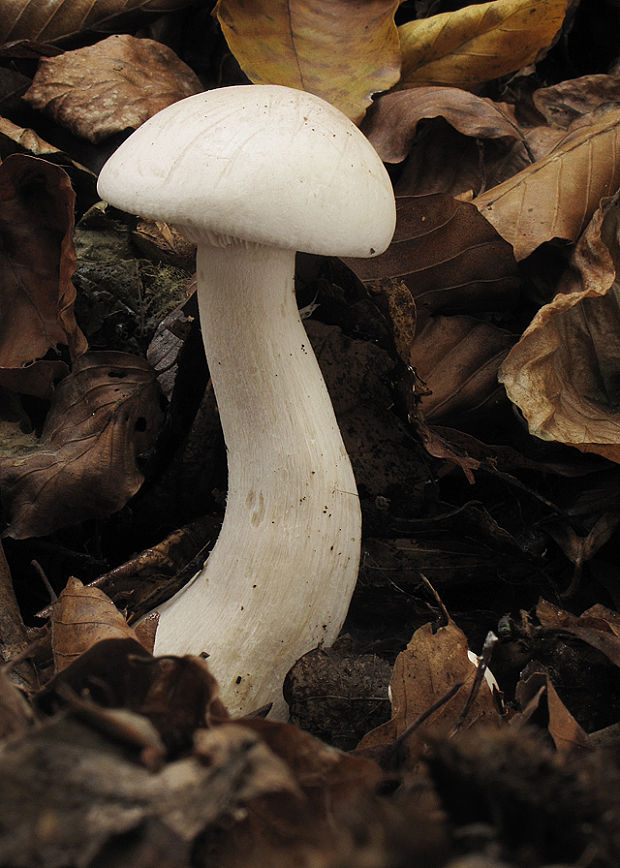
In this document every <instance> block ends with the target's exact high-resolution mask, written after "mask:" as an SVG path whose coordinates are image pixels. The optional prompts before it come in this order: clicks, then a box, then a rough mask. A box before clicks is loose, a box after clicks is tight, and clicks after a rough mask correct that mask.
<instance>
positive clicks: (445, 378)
mask: <svg viewBox="0 0 620 868" xmlns="http://www.w3.org/2000/svg"><path fill="white" fill-rule="evenodd" d="M513 342H514V340H513V337H512V335H511V334H510V333H509V332H506V331H504V330H503V329H499V328H497V327H496V326H493V325H491V324H490V323H486V322H483V321H481V320H476V319H474V318H473V317H469V316H447V317H446V316H440V317H430V318H429V319H428V320H427V322H426V323H425V325H424V328H423V329H422V330H421V331H420V332H419V334H417V335H416V337H415V339H414V341H413V343H412V345H411V347H410V364H411V365H412V366H413V367H414V368H415V369H416V372H417V374H418V375H419V376H420V377H421V378H422V380H423V381H424V384H425V385H426V386H427V388H428V390H429V392H430V394H428V395H423V396H422V398H421V399H420V400H421V406H422V410H423V411H424V416H425V418H426V419H427V420H428V421H429V422H440V421H446V420H447V419H450V418H455V417H459V418H462V417H463V415H466V414H468V413H475V412H476V411H478V410H481V409H483V408H485V407H489V406H493V405H494V404H495V403H496V402H497V401H498V400H500V399H501V397H502V393H501V387H500V386H499V385H498V382H497V372H498V370H499V366H500V364H501V363H502V361H503V359H504V358H505V357H506V354H507V352H508V350H509V348H510V347H511V346H512V344H513Z"/></svg>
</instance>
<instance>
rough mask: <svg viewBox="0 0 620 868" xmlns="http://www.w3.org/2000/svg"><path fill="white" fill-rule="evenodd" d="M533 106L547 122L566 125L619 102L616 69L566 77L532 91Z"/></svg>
mask: <svg viewBox="0 0 620 868" xmlns="http://www.w3.org/2000/svg"><path fill="white" fill-rule="evenodd" d="M532 99H533V101H534V105H535V106H536V108H537V109H538V111H539V112H540V113H541V114H542V115H543V117H544V118H545V119H546V121H547V123H549V124H555V125H557V126H559V127H564V128H568V127H569V126H570V125H571V123H573V121H575V120H576V119H577V118H579V117H582V116H583V115H587V114H589V113H590V112H593V111H596V109H599V108H601V107H602V106H609V105H618V103H620V70H616V71H614V72H613V73H612V74H610V75H583V76H581V77H580V78H569V79H566V80H565V81H561V82H559V83H558V84H554V85H553V86H551V87H541V88H539V89H538V90H535V91H534V93H533V94H532Z"/></svg>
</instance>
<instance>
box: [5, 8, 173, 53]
mask: <svg viewBox="0 0 620 868" xmlns="http://www.w3.org/2000/svg"><path fill="white" fill-rule="evenodd" d="M188 5H189V0H46V2H45V3H40V2H39V0H2V15H1V16H0V43H3V42H13V41H17V40H31V41H35V42H55V41H56V40H58V39H63V38H64V37H66V36H71V35H72V34H75V33H80V32H82V31H83V30H88V29H89V28H95V27H96V28H98V29H99V28H101V26H102V25H103V24H106V23H108V22H110V21H112V20H113V19H114V18H116V17H118V16H119V15H122V14H123V13H125V12H131V11H139V10H141V11H144V12H159V13H163V12H171V11H172V10H173V9H180V8H182V7H183V6H188Z"/></svg>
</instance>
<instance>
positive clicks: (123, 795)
mask: <svg viewBox="0 0 620 868" xmlns="http://www.w3.org/2000/svg"><path fill="white" fill-rule="evenodd" d="M139 749H140V748H139V746H138V750H139ZM199 751H200V755H199V756H185V757H183V758H181V759H177V760H175V761H173V762H169V763H167V764H166V765H165V766H163V768H161V769H160V770H159V771H151V770H149V769H147V768H145V767H144V766H143V765H141V764H140V763H139V762H136V761H135V759H134V758H133V757H132V753H131V751H130V749H129V746H128V744H127V743H126V742H123V741H119V740H118V739H116V738H114V737H111V735H104V734H103V733H102V732H101V728H100V727H96V728H95V727H93V726H92V725H89V724H88V723H86V722H84V721H83V720H77V719H76V717H75V715H71V716H66V715H63V716H62V717H60V718H59V719H56V720H53V721H51V722H50V723H48V724H45V725H43V726H41V727H40V728H38V729H36V730H33V731H32V732H29V733H27V734H26V736H24V737H23V738H21V739H14V740H13V741H12V743H11V749H10V750H7V751H3V752H1V753H0V777H1V779H2V787H0V814H1V815H2V817H3V826H2V831H1V833H0V835H1V840H0V847H1V849H2V859H3V861H4V863H5V864H6V865H45V866H48V868H62V866H67V865H84V866H85V865H93V864H95V863H96V862H99V863H100V864H109V865H122V864H125V865H128V864H131V865H138V864H139V865H141V866H146V865H157V866H158V868H160V866H162V868H163V866H165V868H175V866H177V868H179V866H183V865H189V864H190V863H191V862H192V861H193V862H194V863H195V859H194V857H193V856H191V857H190V850H191V851H195V850H196V849H197V848H198V847H199V846H200V841H199V840H198V839H199V836H200V837H202V836H204V834H205V832H206V831H207V830H208V829H209V827H211V826H215V827H216V828H218V826H219V825H220V824H222V825H225V826H230V825H231V824H232V823H233V822H234V821H235V819H236V818H238V817H239V816H244V815H245V814H246V813H247V811H246V810H245V809H244V806H245V805H246V804H247V803H248V802H251V801H253V800H255V799H257V798H258V797H259V796H261V795H263V796H266V795H269V794H272V795H273V796H275V795H277V794H278V793H283V794H285V796H284V798H285V799H288V801H289V802H291V801H292V799H291V789H294V783H292V782H291V775H290V773H289V772H288V770H287V769H286V767H285V766H284V764H283V763H282V762H281V761H279V760H278V759H277V758H276V757H274V756H273V753H272V752H271V751H270V750H269V749H268V748H267V747H265V745H264V743H263V741H262V740H261V739H260V737H259V736H257V735H255V734H253V733H252V732H249V731H247V730H245V729H240V727H237V726H234V725H233V724H228V725H226V726H225V727H221V728H218V729H216V730H212V731H210V732H208V733H205V734H204V735H202V734H201V736H200V739H199ZM206 757H209V758H210V762H206V761H205V758H206ZM233 837H234V836H233ZM162 848H163V849H164V855H163V856H162ZM136 851H137V852H142V856H144V853H145V852H146V853H150V859H146V861H144V860H143V859H140V861H138V860H137V859H136V860H134V858H133V857H134V855H135V853H136ZM211 864H214V863H211ZM267 864H269V863H267ZM272 864H273V863H272Z"/></svg>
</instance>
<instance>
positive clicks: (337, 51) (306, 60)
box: [215, 0, 400, 121]
mask: <svg viewBox="0 0 620 868" xmlns="http://www.w3.org/2000/svg"><path fill="white" fill-rule="evenodd" d="M398 6H399V0H369V2H365V3H350V2H349V0H254V2H253V3H252V4H247V3H245V2H244V0H219V2H218V3H217V6H216V8H215V11H216V13H217V17H218V20H219V22H220V25H221V27H222V31H223V33H224V36H225V37H226V41H227V42H228V45H229V47H230V50H231V51H232V53H233V54H234V55H235V57H236V58H237V60H238V61H239V64H240V65H241V68H242V69H243V71H244V72H245V73H246V75H247V76H248V77H249V78H250V79H251V80H252V81H253V82H254V83H255V84H282V85H287V86H288V87H296V88H299V89H300V90H306V91H309V92H310V93H315V94H317V95H318V96H320V97H322V98H323V99H325V100H327V102H330V103H331V104H332V105H335V106H336V107H337V108H339V109H340V110H341V111H343V112H344V113H345V114H346V115H348V116H349V117H350V118H352V119H353V120H354V121H358V120H360V119H361V118H362V117H363V116H364V112H365V111H366V109H367V107H368V106H369V105H370V102H371V97H372V94H373V93H376V92H377V91H382V90H389V88H390V87H391V86H392V85H393V84H395V83H396V82H397V81H398V75H399V70H400V52H399V43H398V32H397V29H396V25H395V24H394V14H395V12H396V9H397V7H398Z"/></svg>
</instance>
